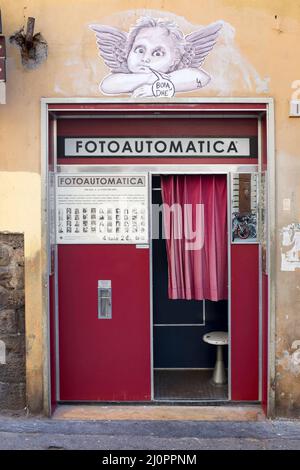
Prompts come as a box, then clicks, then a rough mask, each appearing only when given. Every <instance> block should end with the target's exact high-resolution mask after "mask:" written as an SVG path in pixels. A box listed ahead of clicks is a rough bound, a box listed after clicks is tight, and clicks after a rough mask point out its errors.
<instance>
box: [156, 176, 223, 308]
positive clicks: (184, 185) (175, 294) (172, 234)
mask: <svg viewBox="0 0 300 470" xmlns="http://www.w3.org/2000/svg"><path fill="white" fill-rule="evenodd" d="M161 187H162V200H163V219H164V231H165V237H166V246H167V257H168V295H169V298H170V299H188V300H190V299H196V300H202V299H207V300H214V301H217V300H221V299H227V297H228V293H227V284H228V279H227V278H228V276H227V182H226V176H225V175H167V176H162V177H161ZM172 207H173V209H174V208H175V210H172ZM191 230H192V232H193V233H191Z"/></svg>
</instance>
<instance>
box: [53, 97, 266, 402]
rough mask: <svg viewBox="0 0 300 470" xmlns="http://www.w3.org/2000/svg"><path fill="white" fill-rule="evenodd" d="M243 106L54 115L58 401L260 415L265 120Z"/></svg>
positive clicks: (258, 109)
mask: <svg viewBox="0 0 300 470" xmlns="http://www.w3.org/2000/svg"><path fill="white" fill-rule="evenodd" d="M130 106H131V105H130ZM249 106H250V105H247V106H246V105H245V106H242V105H240V104H239V105H236V107H235V106H231V107H230V109H228V108H224V106H223V108H222V106H221V105H218V106H216V107H214V109H209V110H207V108H206V109H205V107H203V108H201V106H200V107H197V106H196V107H193V108H191V109H193V111H191V110H190V109H189V113H187V112H186V109H185V108H186V106H185V107H184V106H183V108H182V109H178V106H177V107H176V111H175V109H173V108H174V106H173V107H172V105H170V106H169V107H168V108H165V109H161V107H160V106H156V107H155V106H152V107H150V106H147V105H144V106H143V107H142V108H141V107H138V106H134V105H132V106H131V109H128V110H127V112H126V117H127V119H124V110H123V109H122V106H121V105H120V106H118V107H114V108H112V107H110V106H109V105H101V104H99V107H97V106H96V107H95V106H94V108H93V109H92V110H91V109H89V108H88V107H85V106H83V107H81V106H78V107H73V108H72V107H71V108H69V106H67V105H64V107H60V106H58V107H55V105H52V107H51V106H50V107H49V109H48V111H49V114H48V119H49V121H48V122H49V129H48V135H49V138H48V143H49V149H48V169H47V174H48V179H47V183H48V194H49V197H48V214H49V222H48V223H49V239H48V241H49V257H48V269H49V326H50V356H49V358H50V364H51V391H50V394H51V401H52V407H55V406H56V404H57V403H63V402H64V403H69V402H70V403H71V402H73V403H74V402H75V403H76V402H78V403H81V402H97V403H107V402H109V403H120V402H122V403H135V402H136V403H138V402H140V403H141V402H149V403H151V402H152V403H156V402H161V401H164V402H176V401H178V402H187V403H189V402H199V404H201V403H210V402H212V403H213V402H216V401H218V402H239V403H241V402H247V403H249V402H252V403H256V402H261V403H262V404H263V406H266V403H267V394H268V386H267V384H268V362H267V358H268V328H269V326H268V309H269V306H268V288H269V287H268V286H269V274H268V243H269V242H268V224H267V221H268V204H267V201H268V195H267V144H266V141H267V114H266V105H265V104H261V105H253V104H251V106H250V107H249ZM156 108H157V109H156ZM176 188H177V189H176ZM173 203H174V204H177V205H178V206H179V207H181V209H182V208H183V207H185V205H189V206H190V208H191V212H190V213H189V212H188V211H187V212H186V213H185V211H183V213H181V215H182V217H183V218H182V227H181V228H182V229H183V232H184V230H185V228H187V230H188V232H190V231H191V232H193V236H194V238H195V237H196V239H197V243H198V242H199V243H200V245H197V246H196V249H189V250H187V251H186V250H185V247H186V246H187V245H186V244H189V242H190V239H189V237H187V234H186V233H185V232H184V233H183V238H180V237H179V238H178V237H177V236H176V233H175V235H174V227H176V230H177V229H178V219H176V217H175V216H174V212H172V211H170V213H169V212H168V211H167V210H166V209H165V206H168V207H170V206H171V205H172V204H173ZM186 203H187V204H186ZM196 206H197V207H196ZM198 206H199V211H198ZM198 216H199V220H198V219H197V217H198ZM174 217H175V218H174ZM195 217H196V219H195ZM195 220H198V222H199V221H200V222H199V224H198V225H197V223H198V222H197V223H196V222H195ZM157 222H158V225H159V227H158V235H159V236H154V232H155V230H156V229H157V226H156V224H157ZM176 230H175V231H176ZM166 232H168V235H169V236H166ZM202 232H203V233H202ZM155 235H157V232H156V234H155ZM197 237H198V238H199V239H198V238H197ZM201 237H202V238H201ZM182 240H183V241H182Z"/></svg>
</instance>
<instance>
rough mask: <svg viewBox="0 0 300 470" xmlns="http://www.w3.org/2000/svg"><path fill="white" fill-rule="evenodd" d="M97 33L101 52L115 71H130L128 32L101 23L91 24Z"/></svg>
mask: <svg viewBox="0 0 300 470" xmlns="http://www.w3.org/2000/svg"><path fill="white" fill-rule="evenodd" d="M89 27H90V29H92V30H93V31H94V32H95V33H96V43H97V46H98V49H99V54H100V56H101V57H102V58H103V60H104V62H105V63H106V65H107V66H108V67H109V68H110V69H111V71H112V72H113V73H129V70H128V67H127V37H128V35H127V33H124V32H123V31H121V30H119V29H117V28H113V27H111V26H105V25H101V24H91V25H89Z"/></svg>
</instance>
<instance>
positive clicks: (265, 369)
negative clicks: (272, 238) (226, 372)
mask: <svg viewBox="0 0 300 470" xmlns="http://www.w3.org/2000/svg"><path fill="white" fill-rule="evenodd" d="M268 290H269V287H268V276H267V275H266V274H263V275H262V406H263V410H264V412H265V413H267V406H268V344H269V334H268V331H269V330H268V323H269V319H268V306H269V301H268Z"/></svg>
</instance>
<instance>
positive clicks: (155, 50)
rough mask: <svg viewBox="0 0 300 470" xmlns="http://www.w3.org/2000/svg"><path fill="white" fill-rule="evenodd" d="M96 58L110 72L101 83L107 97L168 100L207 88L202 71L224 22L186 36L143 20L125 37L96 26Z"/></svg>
mask: <svg viewBox="0 0 300 470" xmlns="http://www.w3.org/2000/svg"><path fill="white" fill-rule="evenodd" d="M90 28H91V29H92V30H93V31H94V32H95V33H96V39H97V46H98V49H99V53H100V56H101V57H102V58H103V60H104V62H105V63H106V65H107V66H108V67H109V68H110V70H111V73H110V74H109V75H107V76H106V77H105V78H104V79H103V81H102V82H101V83H100V90H101V91H102V92H103V93H105V94H112V95H115V94H120V93H130V94H132V96H133V97H151V96H155V97H159V96H160V97H171V96H173V95H174V94H175V93H177V92H184V91H192V90H196V89H199V88H202V87H205V86H206V85H207V84H208V82H209V81H210V76H209V74H208V73H207V72H205V71H204V70H203V69H202V68H201V66H202V63H203V62H204V60H205V58H206V56H207V55H208V54H209V53H210V51H211V50H212V48H213V47H214V45H215V44H216V41H217V39H218V35H219V32H220V29H221V28H222V22H216V23H212V24H210V25H208V26H206V27H203V28H201V29H198V30H197V31H194V32H192V33H190V34H188V35H186V36H185V35H184V34H183V33H182V31H181V30H180V29H179V28H178V26H177V25H176V23H174V22H172V21H168V20H163V19H157V18H152V17H142V18H140V19H139V20H138V21H137V22H136V24H135V25H134V26H133V27H132V28H131V29H130V31H129V32H128V33H126V32H123V31H121V30H119V29H117V28H113V27H110V26H104V25H99V24H93V25H90Z"/></svg>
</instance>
